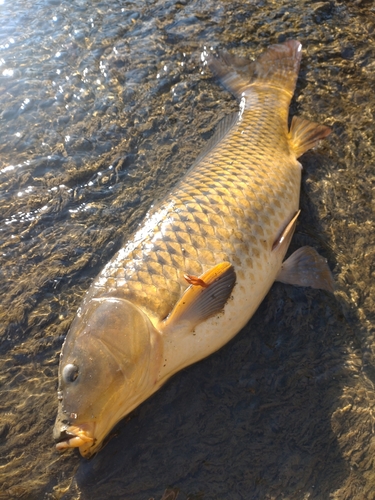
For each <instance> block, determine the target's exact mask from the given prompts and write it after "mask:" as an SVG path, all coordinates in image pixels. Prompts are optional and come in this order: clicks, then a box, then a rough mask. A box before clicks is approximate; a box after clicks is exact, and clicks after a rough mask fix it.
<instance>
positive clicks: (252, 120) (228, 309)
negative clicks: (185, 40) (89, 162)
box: [54, 41, 332, 457]
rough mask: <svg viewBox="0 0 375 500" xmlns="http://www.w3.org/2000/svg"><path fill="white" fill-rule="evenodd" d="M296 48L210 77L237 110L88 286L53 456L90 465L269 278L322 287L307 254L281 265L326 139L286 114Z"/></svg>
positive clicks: (244, 312) (274, 50)
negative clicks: (65, 453)
mask: <svg viewBox="0 0 375 500" xmlns="http://www.w3.org/2000/svg"><path fill="white" fill-rule="evenodd" d="M300 59H301V44H300V43H299V42H297V41H288V42H286V43H284V44H280V45H275V46H271V47H270V48H269V49H268V50H267V51H266V52H265V53H264V54H263V55H262V56H261V58H260V59H258V61H256V62H253V63H249V62H248V61H245V60H242V59H238V58H233V57H231V56H229V55H223V56H221V57H220V58H212V57H211V58H209V65H210V67H211V69H212V70H213V71H214V72H215V73H216V74H217V75H218V76H219V77H220V78H221V80H222V82H223V84H224V85H225V86H227V87H228V88H229V89H230V90H231V91H232V92H233V93H234V94H235V95H236V96H237V97H238V98H239V100H240V110H239V112H238V113H236V114H234V115H232V116H230V117H227V118H226V119H224V121H223V122H222V123H221V124H220V126H219V128H218V131H217V132H216V134H215V135H214V137H213V138H212V140H211V141H210V144H209V145H208V147H207V150H206V151H204V152H203V153H202V154H201V155H200V157H199V158H198V159H197V161H196V162H195V163H194V165H193V166H192V167H191V168H190V169H189V171H188V172H187V173H186V175H185V176H184V177H183V179H181V181H180V182H179V183H178V184H177V185H176V186H175V188H174V189H172V191H171V192H170V194H169V195H168V196H167V197H166V198H165V200H164V201H163V202H161V203H159V204H158V205H157V206H156V207H154V208H153V209H151V210H150V212H149V213H148V214H147V216H146V218H145V220H144V222H143V223H142V225H141V226H140V227H139V229H138V231H136V233H135V234H134V235H133V237H132V238H131V239H130V240H129V241H128V243H127V244H126V245H125V246H124V247H123V248H122V249H121V250H120V251H119V252H118V253H117V254H116V255H115V256H114V258H113V259H112V260H111V261H110V262H109V263H108V264H107V265H106V266H105V268H104V269H103V271H102V272H101V273H100V274H99V276H98V277H97V278H96V280H95V281H94V282H93V284H92V285H91V288H90V289H89V291H88V293H87V295H86V297H85V298H84V301H83V303H82V305H81V307H80V309H79V311H78V313H77V316H76V318H75V320H74V321H73V323H72V326H71V328H70V331H69V333H68V335H67V338H66V341H65V343H64V346H63V349H62V354H61V362H60V369H59V393H58V397H59V411H58V416H57V419H56V424H55V430H54V435H55V439H56V441H57V442H58V443H57V448H58V449H65V448H68V447H75V446H76V447H79V449H80V452H81V454H82V455H83V456H86V457H89V456H91V455H92V454H93V453H95V452H96V451H97V450H98V449H99V448H100V446H101V444H102V442H103V439H104V438H105V436H106V435H107V433H108V432H109V431H110V430H111V428H112V427H113V426H114V425H115V424H116V423H117V422H118V421H119V420H120V419H121V418H122V417H124V416H125V415H126V414H128V413H129V412H130V411H132V410H133V409H134V408H135V407H136V406H138V405H139V404H140V403H141V402H142V401H144V400H145V399H146V398H147V397H149V396H150V395H151V394H152V393H153V392H155V391H156V390H157V389H158V388H159V387H160V386H161V385H162V384H163V383H164V382H165V381H166V380H167V379H168V378H169V377H171V376H172V375H173V374H174V373H176V372H177V371H179V370H180V369H182V368H184V367H185V366H187V365H190V364H192V363H194V362H196V361H198V360H200V359H202V358H204V357H206V356H208V355H209V354H211V353H213V352H214V351H216V350H217V349H219V348H220V347H221V346H223V345H224V344H225V343H227V342H228V341H229V340H230V339H231V338H232V337H234V336H235V335H236V334H237V333H238V332H239V330H240V329H241V328H242V327H243V326H244V325H245V324H246V323H247V322H248V320H249V319H250V318H251V316H252V315H253V314H254V312H255V310H256V309H257V308H258V306H259V304H260V303H261V301H262V300H263V298H264V296H265V295H266V294H267V292H268V291H269V289H270V287H271V286H272V284H273V282H274V281H275V280H276V279H279V280H280V281H284V282H286V283H292V282H293V283H295V284H298V285H308V286H315V287H317V288H325V289H329V290H330V289H331V288H332V278H331V275H330V273H329V270H328V268H327V266H326V263H325V261H324V260H323V259H322V258H321V257H319V256H318V255H317V254H316V252H315V251H314V250H312V249H309V248H308V247H305V250H304V249H302V250H301V252H300V255H297V256H296V257H293V256H292V257H291V258H290V260H289V261H288V260H287V261H286V262H285V263H283V259H284V256H285V253H286V251H287V248H288V246H289V243H290V240H291V237H292V234H293V231H294V227H295V222H296V219H297V217H298V213H299V196H300V184H301V165H300V163H299V162H298V160H297V158H298V157H299V156H300V155H301V154H302V153H303V152H304V151H306V150H307V149H309V148H310V147H312V146H313V145H315V144H316V143H317V141H318V140H320V139H322V138H323V137H325V136H326V135H328V133H329V131H330V130H329V129H328V128H327V127H324V126H320V125H317V124H314V123H311V122H308V121H306V120H302V119H294V120H293V122H292V125H291V129H290V130H289V129H288V112H289V105H290V101H291V98H292V95H293V92H294V88H295V83H296V79H297V75H298V69H299V64H300Z"/></svg>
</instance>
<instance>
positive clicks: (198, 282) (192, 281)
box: [184, 274, 210, 288]
mask: <svg viewBox="0 0 375 500" xmlns="http://www.w3.org/2000/svg"><path fill="white" fill-rule="evenodd" d="M184 278H185V280H186V281H187V282H188V283H189V285H193V286H201V287H203V288H207V287H209V286H210V285H209V284H208V283H206V282H205V281H203V280H202V279H201V278H198V276H192V275H191V274H184Z"/></svg>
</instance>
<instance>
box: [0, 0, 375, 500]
mask: <svg viewBox="0 0 375 500" xmlns="http://www.w3.org/2000/svg"><path fill="white" fill-rule="evenodd" d="M374 34H375V8H374V7H373V2H372V1H362V2H361V1H358V2H347V1H336V0H332V1H327V2H311V1H307V0H281V1H279V0H278V1H277V2H276V1H271V0H269V1H266V0H264V1H261V0H253V1H250V0H249V1H246V2H244V1H243V0H241V1H226V0H220V1H217V0H215V1H213V0H204V1H201V0H179V1H176V0H171V1H165V0H163V1H161V0H154V1H146V0H138V1H137V0H134V1H120V0H117V1H116V0H106V1H101V2H100V1H90V2H89V1H87V0H76V1H74V2H70V1H69V2H68V1H57V0H49V1H48V0H39V1H34V2H30V1H27V0H12V1H11V0H0V131H1V135H0V259H1V266H0V277H1V280H0V297H1V300H0V391H1V400H0V451H1V454H0V498H1V499H3V498H4V499H13V498H14V499H16V498H17V499H18V498H25V499H36V500H40V499H49V500H50V499H78V498H81V499H94V500H96V499H98V500H99V499H108V498H111V499H125V498H126V499H127V500H148V499H150V498H155V500H156V499H160V498H161V497H162V496H163V493H164V492H165V491H166V490H167V488H173V490H170V491H171V493H170V495H171V496H170V498H169V497H168V498H169V500H172V498H175V497H176V495H177V493H178V498H179V500H180V499H184V498H189V499H190V500H192V499H201V498H202V499H203V498H204V499H206V500H207V499H218V500H221V499H233V500H237V499H243V498H244V499H249V498H251V499H262V500H263V499H273V500H278V499H281V498H288V499H296V500H299V499H307V498H309V499H317V500H320V499H326V498H327V499H328V498H333V499H339V500H344V499H358V500H360V499H362V498H372V496H373V490H374V487H375V473H374V467H373V456H374V451H375V435H374V411H375V389H374V383H375V336H374V335H375V318H374V277H375V265H374V262H375V245H374V243H375V241H374V240H375V237H374V230H373V224H374V222H373V220H374V186H375V184H374V181H375V167H374V165H375V147H374V126H373V120H374V113H375V97H374V94H373V88H374V83H375V44H374V42H373V39H374ZM287 38H298V39H299V40H300V41H301V42H302V44H303V47H304V56H303V62H302V67H301V72H300V78H299V81H298V86H297V91H296V96H295V100H294V101H293V104H292V108H291V112H292V114H296V113H297V114H299V115H301V116H304V117H306V118H309V119H312V120H316V121H319V122H322V123H325V124H327V125H330V126H332V128H333V133H332V134H331V136H330V137H329V138H328V140H327V141H325V143H324V144H322V145H321V146H320V147H319V149H317V150H315V151H313V152H309V153H308V154H306V155H305V156H304V158H303V159H302V163H303V165H304V176H303V187H302V199H301V206H302V216H301V219H300V222H299V226H298V229H297V233H296V235H295V237H294V240H293V243H292V248H291V250H294V249H295V248H297V247H298V246H301V245H304V244H310V245H312V246H315V247H316V248H318V249H319V251H320V252H321V253H322V254H323V255H325V256H326V257H327V258H328V261H329V263H330V265H331V267H332V268H333V270H334V275H335V279H336V281H337V285H338V290H337V293H336V297H333V296H330V295H329V294H326V293H324V292H319V291H314V290H310V289H309V290H303V289H297V288H292V287H287V286H283V285H280V284H276V285H275V286H274V287H273V288H272V290H271V291H270V293H269V295H268V296H267V298H266V299H265V301H264V303H263V304H262V306H261V307H260V309H259V310H258V312H257V313H256V315H255V316H254V318H253V319H252V320H251V322H250V323H249V325H248V326H247V327H246V328H245V329H244V330H243V331H242V332H241V333H240V334H239V335H238V336H237V337H236V338H235V339H234V341H232V342H231V343H230V344H229V345H227V346H226V347H225V348H223V349H222V350H221V351H220V352H218V353H216V354H215V355H213V356H211V357H210V358H208V359H206V360H205V361H203V362H201V363H199V364H197V365H195V366H193V367H190V368H189V369H186V370H184V371H183V372H181V373H179V374H178V375H176V376H175V377H174V379H173V380H171V381H170V382H169V383H168V384H167V385H166V386H165V387H164V388H163V389H162V390H161V391H159V392H158V393H157V394H156V395H155V396H153V397H152V398H151V399H150V400H149V401H147V402H146V403H144V404H143V405H142V406H141V407H140V408H138V409H137V410H136V411H135V412H134V413H133V414H132V415H131V416H130V417H129V418H128V419H126V420H125V421H123V422H121V423H120V424H119V425H118V426H117V428H116V430H115V432H114V433H113V434H114V435H115V437H113V438H112V439H111V440H110V441H109V443H108V444H107V446H106V447H105V448H104V449H103V450H102V451H101V452H100V453H99V454H98V455H97V456H96V457H94V458H93V459H92V460H90V461H85V460H84V459H82V458H80V456H79V455H78V454H77V453H76V452H75V451H73V452H69V453H66V454H63V455H60V454H58V453H57V452H56V451H55V447H54V443H53V441H52V427H53V422H54V418H55V412H56V405H57V392H56V390H57V367H58V362H59V351H60V348H61V344H62V341H63V338H64V336H65V334H66V331H67V328H68V326H69V324H70V322H71V320H72V318H73V316H74V314H75V311H76V309H77V307H78V305H79V303H80V300H81V298H82V296H83V294H84V292H85V290H86V289H87V288H88V286H89V284H90V282H91V280H92V279H93V277H94V276H95V275H96V274H97V273H98V272H99V270H100V269H101V267H102V266H103V265H104V264H105V263H106V262H107V261H108V260H109V259H110V257H111V256H112V255H113V254H114V252H115V251H116V250H117V249H118V248H119V247H120V246H121V243H122V242H123V241H124V240H126V236H127V235H128V234H129V233H130V232H131V231H132V230H133V229H134V228H135V227H137V225H138V223H139V222H140V220H141V219H142V217H143V215H144V214H145V212H146V211H147V209H148V208H149V206H150V205H151V204H152V203H154V202H155V200H156V199H158V198H160V197H161V196H163V194H164V193H165V192H166V191H167V190H168V188H169V187H170V186H172V185H173V183H174V182H175V180H176V179H178V178H179V177H180V176H181V175H182V174H183V172H184V171H185V170H186V168H187V167H188V166H189V164H190V163H191V162H192V161H193V159H194V157H195V156H196V155H197V152H198V150H199V148H200V147H201V146H203V145H204V143H205V141H206V140H207V139H208V138H209V137H210V135H211V133H212V131H213V130H214V127H215V125H216V124H217V122H218V121H219V120H220V119H221V118H222V117H223V116H224V115H225V114H228V113H230V112H231V111H232V110H234V109H236V103H235V101H234V100H233V99H232V97H231V96H230V95H229V94H228V93H227V92H225V91H224V90H223V89H222V88H221V87H220V86H219V85H217V83H215V81H214V79H213V78H212V77H211V76H210V75H209V74H206V72H205V69H204V68H203V66H202V65H201V60H200V54H201V52H202V51H203V49H204V47H205V46H209V47H211V46H212V47H214V48H215V49H219V48H226V49H228V50H231V51H233V52H234V53H236V54H238V55H243V56H248V57H254V56H256V55H257V54H258V53H259V52H260V51H261V50H263V49H264V48H265V47H266V46H268V45H270V44H271V43H275V42H278V41H283V40H285V39H287ZM172 491H174V493H173V492H172ZM166 496H168V493H167V494H166V495H165V497H166Z"/></svg>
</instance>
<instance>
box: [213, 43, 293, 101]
mask: <svg viewBox="0 0 375 500" xmlns="http://www.w3.org/2000/svg"><path fill="white" fill-rule="evenodd" d="M301 56H302V45H301V44H300V42H298V41H297V40H289V41H287V42H285V43H280V44H277V45H271V46H270V47H269V48H268V49H267V50H266V51H265V52H264V53H263V54H262V55H261V56H260V57H259V59H257V60H256V61H254V62H252V61H249V60H248V59H245V58H242V57H236V56H232V55H230V54H228V53H227V52H224V53H221V54H220V55H219V57H214V56H212V55H209V56H208V58H207V63H208V66H209V68H210V69H211V70H212V72H213V73H215V74H216V75H217V76H218V77H219V78H220V80H221V82H222V84H223V85H224V86H225V87H226V88H227V89H228V90H230V91H231V92H232V93H233V94H234V95H235V96H236V97H238V98H240V97H241V94H242V92H244V91H245V90H247V89H248V88H250V87H251V86H253V85H254V86H255V85H256V86H260V87H276V88H278V89H281V90H284V91H285V92H287V93H288V94H289V95H290V97H292V95H293V92H294V89H295V86H296V81H297V76H298V70H299V65H300V62H301Z"/></svg>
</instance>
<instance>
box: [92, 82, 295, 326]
mask: <svg viewBox="0 0 375 500" xmlns="http://www.w3.org/2000/svg"><path fill="white" fill-rule="evenodd" d="M268 92H270V91H269V90H267V89H260V90H259V91H258V93H257V97H256V99H251V98H250V99H249V100H248V103H247V105H246V109H244V111H243V112H242V115H240V114H238V123H237V124H236V125H235V126H234V127H233V128H232V129H231V130H230V131H229V132H228V134H227V136H226V137H225V140H224V141H222V142H221V143H219V144H218V145H216V147H214V148H213V149H212V150H211V151H210V152H209V153H208V154H207V155H206V156H205V157H204V158H203V159H202V160H201V161H200V162H199V163H198V164H196V165H195V166H194V167H193V168H192V169H190V170H189V172H188V174H187V175H186V177H185V178H184V179H183V180H182V181H181V182H180V183H179V184H178V186H177V187H176V188H175V189H174V190H173V191H172V192H171V193H170V194H169V195H168V196H167V197H166V199H165V200H164V201H163V202H162V203H161V204H159V205H158V206H157V207H156V208H155V209H153V210H152V212H150V214H149V215H148V217H146V221H145V223H144V224H143V226H142V227H141V228H140V229H139V231H137V232H136V234H135V235H134V236H133V238H132V239H130V241H129V242H128V244H127V245H126V246H125V248H124V249H122V250H120V252H119V253H118V254H117V255H116V256H115V257H114V258H113V260H112V261H110V262H109V263H108V265H107V266H106V267H105V268H104V270H103V271H102V273H101V274H100V275H99V276H98V279H97V280H96V281H95V282H94V284H93V288H92V293H91V294H90V295H91V297H95V296H100V295H103V293H106V294H107V293H108V294H110V293H113V292H114V291H115V292H116V293H117V294H120V295H121V296H122V297H124V298H126V299H128V300H131V301H132V303H134V304H137V305H138V306H140V307H142V308H144V309H145V310H147V312H148V313H149V314H152V316H153V320H154V321H155V322H157V321H160V320H161V319H163V318H165V317H166V316H167V315H168V314H169V313H170V312H171V310H172V309H173V307H174V305H175V304H176V302H177V300H178V299H179V298H180V297H181V295H182V293H183V291H184V290H185V289H186V288H187V286H188V284H187V282H186V281H185V280H184V279H183V275H184V274H186V273H187V274H193V275H200V274H202V273H204V272H205V271H206V270H207V269H209V268H211V267H213V266H214V265H215V264H217V263H219V262H222V261H229V262H231V263H233V264H235V265H236V273H237V275H238V279H239V280H241V276H243V279H244V278H245V273H244V271H245V270H250V269H252V270H253V272H251V273H250V277H252V279H253V280H256V278H257V277H256V276H255V274H254V273H256V272H257V271H261V270H262V268H263V260H264V250H265V249H267V248H268V249H270V248H271V247H272V244H273V242H274V241H275V238H276V236H277V231H278V230H279V229H280V227H281V226H282V225H283V224H285V220H286V219H287V218H288V217H289V218H290V217H291V215H292V214H293V213H295V212H296V210H297V208H298V199H299V189H300V173H299V172H300V166H299V163H298V162H297V160H296V158H295V155H293V154H292V153H291V152H290V147H289V140H290V139H289V136H288V130H287V121H286V116H287V109H288V106H289V102H288V96H284V95H283V93H281V96H278V99H275V97H274V96H272V98H271V97H270V96H268V94H267V93H268ZM272 92H274V89H273V90H272ZM254 101H255V103H254ZM279 109H280V112H279ZM254 123H257V127H255V128H254ZM276 135H277V137H278V140H277V141H275V140H274V137H275V136H276ZM279 166H281V168H280V167H279ZM288 167H289V168H288ZM158 215H159V216H158ZM150 221H155V223H154V224H152V223H150Z"/></svg>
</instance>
